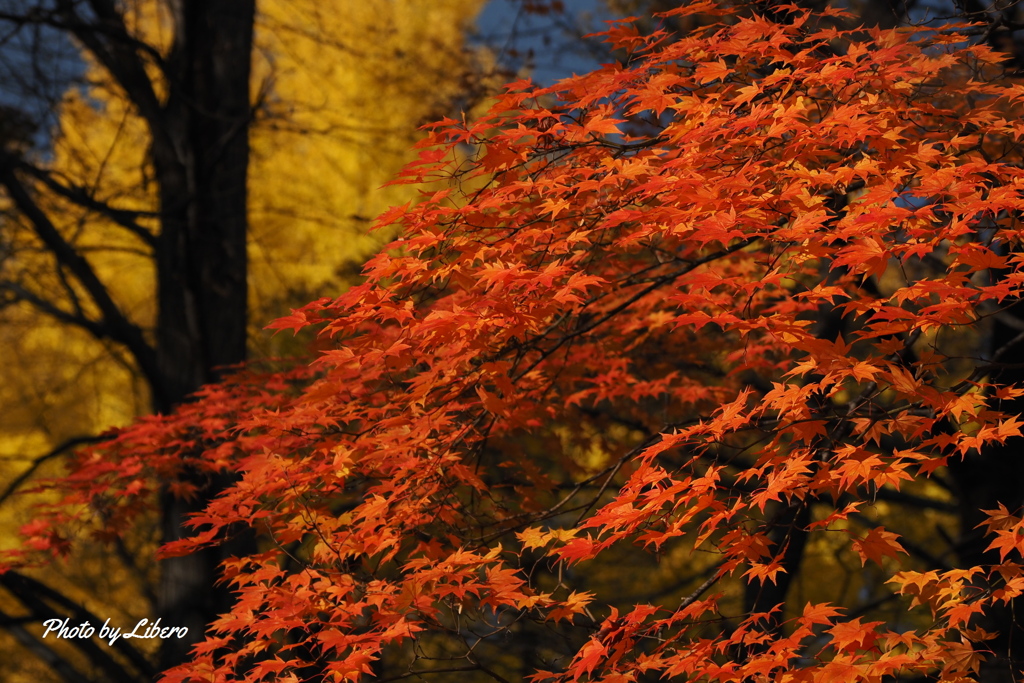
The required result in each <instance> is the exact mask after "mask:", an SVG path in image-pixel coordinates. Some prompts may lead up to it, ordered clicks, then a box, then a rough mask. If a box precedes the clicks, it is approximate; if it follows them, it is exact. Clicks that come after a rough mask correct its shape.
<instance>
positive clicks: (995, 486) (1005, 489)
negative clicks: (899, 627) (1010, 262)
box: [949, 303, 1024, 683]
mask: <svg viewBox="0 0 1024 683" xmlns="http://www.w3.org/2000/svg"><path fill="white" fill-rule="evenodd" d="M1005 315H1006V317H1005V318H1004V319H1003V320H1004V321H1012V320H1013V318H1016V319H1018V320H1022V321H1024V319H1022V318H1021V317H1020V316H1022V315H1024V304H1022V303H1018V304H1017V305H1015V306H1014V307H1012V308H1011V309H1010V310H1008V311H1006V314H1005ZM1004 321H1000V320H997V321H996V322H995V323H994V327H993V330H992V335H991V344H990V346H991V350H992V354H997V353H998V354H999V355H1000V359H1001V360H1002V361H1003V362H1007V363H1014V364H1016V363H1019V362H1020V361H1021V360H1022V359H1024V340H1022V339H1021V330H1020V329H1018V326H1017V325H1008V324H1006V322H1004ZM999 382H1000V383H1001V384H1013V383H1021V382H1024V370H1021V369H1016V368H1014V369H1008V370H1004V371H1002V372H1001V373H1000V375H999ZM998 408H999V409H1000V410H1003V411H1005V412H1007V413H1010V414H1022V413H1024V400H1021V399H1016V400H1012V401H1002V402H1001V404H1000V405H999V406H998ZM1022 455H1024V439H1021V438H1019V437H1018V438H1014V439H1009V440H1007V441H1006V443H1005V444H1002V445H992V446H988V447H986V448H984V449H983V450H982V452H981V453H972V454H970V455H968V456H967V457H965V458H964V459H962V460H961V459H959V458H952V459H951V460H950V463H949V472H950V475H951V478H952V483H953V485H954V487H955V488H956V493H957V504H958V507H959V510H960V512H959V517H960V537H959V539H958V541H957V558H958V560H959V564H960V566H962V567H974V566H983V565H997V564H999V563H1000V559H999V553H998V552H996V551H987V550H986V548H987V547H988V544H989V541H990V540H991V538H987V537H986V536H985V530H984V529H983V528H979V527H978V525H979V524H981V523H982V522H984V521H986V520H987V519H988V515H986V514H985V513H984V511H985V510H994V509H996V508H998V506H999V505H1000V504H1002V505H1005V506H1006V507H1007V509H1009V510H1010V512H1014V513H1017V514H1020V512H1021V506H1022V505H1024V457H1022ZM1022 608H1024V604H1022V601H1020V600H1015V601H1014V602H1013V603H1012V604H1011V605H1009V606H1005V607H1002V608H993V609H989V610H986V613H985V614H984V615H983V616H982V617H981V620H980V622H979V623H978V624H977V625H979V626H981V627H982V628H984V629H985V630H988V631H993V632H998V636H996V638H994V639H993V640H990V641H987V642H986V643H985V647H986V648H988V649H989V650H990V653H989V655H988V657H987V659H986V661H985V663H984V665H983V667H982V671H981V680H984V681H985V683H1004V682H1005V683H1012V682H1013V681H1016V680H1018V677H1017V675H1016V672H1019V671H1020V670H1021V669H1022V668H1024V616H1022V613H1021V609H1022Z"/></svg>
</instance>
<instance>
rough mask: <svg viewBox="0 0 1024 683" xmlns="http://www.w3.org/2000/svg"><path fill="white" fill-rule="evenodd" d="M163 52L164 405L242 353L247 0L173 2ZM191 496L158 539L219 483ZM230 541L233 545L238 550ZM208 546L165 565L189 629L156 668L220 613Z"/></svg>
mask: <svg viewBox="0 0 1024 683" xmlns="http://www.w3.org/2000/svg"><path fill="white" fill-rule="evenodd" d="M175 9H176V11H177V16H176V22H177V26H176V31H175V35H176V44H175V45H174V47H173V49H172V53H171V54H170V56H169V58H168V63H169V65H170V68H171V69H172V70H173V71H172V73H171V88H170V92H169V95H168V100H167V103H166V105H165V106H164V117H163V118H164V121H165V123H166V135H156V134H154V136H153V140H154V143H153V149H152V157H153V162H154V168H155V172H156V179H157V181H158V183H159V187H160V221H161V233H160V237H159V245H158V249H157V278H158V288H159V289H158V303H159V313H158V316H159V317H158V322H157V332H156V351H157V365H158V368H159V373H160V378H159V383H158V386H156V387H154V391H153V396H154V398H153V403H154V408H155V409H156V410H157V411H158V412H166V411H168V410H170V409H171V408H173V407H174V406H175V405H177V404H179V403H181V402H182V401H184V400H186V398H187V397H188V395H189V394H191V393H192V392H194V391H196V390H197V389H198V388H199V387H200V386H202V385H203V384H206V383H208V382H211V381H214V380H216V379H218V376H219V375H220V373H221V369H222V368H224V367H225V366H229V365H233V364H236V363H240V362H242V361H243V360H245V353H246V322H247V320H246V309H247V295H248V289H247V282H246V269H247V265H246V227H247V221H246V208H247V198H246V171H247V168H248V164H249V141H248V135H247V133H248V130H249V119H250V100H249V76H250V62H251V53H252V38H253V20H254V15H255V1H254V0H204V1H203V2H189V1H186V0H181V2H179V3H178V4H177V5H176V8H175ZM196 483H198V484H200V485H201V486H203V488H202V489H201V494H200V496H199V497H198V499H196V500H194V501H191V502H185V501H181V500H176V499H174V498H173V497H172V496H170V495H164V497H163V510H162V513H163V538H164V540H165V541H171V540H175V539H177V538H181V537H182V536H185V535H188V534H187V530H186V529H184V528H183V526H182V524H183V523H184V522H185V521H186V519H187V517H188V514H189V513H191V512H195V511H197V510H200V509H202V508H203V507H204V506H205V504H206V503H207V502H208V501H209V499H210V498H211V497H212V496H213V495H216V493H217V490H218V489H220V488H223V486H224V485H226V484H227V482H210V481H202V482H196ZM235 550H238V548H236V549H235ZM226 554H227V550H226V549H215V550H211V551H207V552H204V553H198V554H195V555H190V556H186V557H179V558H174V559H170V560H166V561H164V562H163V566H162V572H161V586H160V591H159V603H160V604H159V612H160V613H159V617H160V618H161V619H162V620H163V623H165V624H167V625H169V626H187V627H188V629H189V637H188V638H187V639H182V640H177V639H169V640H165V641H163V650H162V651H161V655H160V666H161V667H162V668H166V667H168V666H172V665H175V664H178V663H180V662H181V661H183V659H184V658H185V657H186V655H187V653H188V650H189V649H190V647H191V645H192V644H193V643H194V642H196V641H198V640H199V639H200V638H201V637H202V635H203V632H204V631H205V628H206V626H207V625H208V624H209V623H210V622H211V621H213V619H214V618H216V616H217V615H218V614H219V613H221V612H224V611H226V609H227V608H228V606H229V603H228V599H229V595H228V593H227V591H226V590H225V589H218V590H214V584H215V582H216V580H217V565H218V564H219V562H220V561H221V560H222V559H224V557H225V555H226Z"/></svg>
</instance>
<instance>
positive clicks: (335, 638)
mask: <svg viewBox="0 0 1024 683" xmlns="http://www.w3.org/2000/svg"><path fill="white" fill-rule="evenodd" d="M772 9H773V11H772V14H771V16H770V17H768V16H765V15H764V13H763V12H759V11H758V10H757V9H756V8H753V7H745V6H730V5H727V4H716V3H713V2H695V3H690V4H688V5H686V6H684V7H681V8H678V9H675V10H672V11H670V12H668V13H667V14H666V15H665V16H666V17H668V18H672V19H679V18H682V17H686V16H696V15H701V16H702V17H703V19H702V23H704V20H705V19H707V18H708V17H715V18H717V19H716V20H715V21H714V22H713V23H711V24H710V25H706V26H704V27H702V28H694V29H693V30H692V31H691V32H690V33H688V34H686V35H683V36H669V35H668V34H667V33H665V32H663V31H655V32H653V33H649V34H641V33H640V32H639V31H637V30H636V28H635V27H634V26H633V25H632V24H631V23H630V22H628V21H627V22H622V23H619V24H616V25H615V26H614V27H613V28H612V29H611V30H609V32H608V33H607V35H606V37H607V40H609V41H611V43H612V44H613V46H614V47H615V48H617V49H619V50H620V51H621V53H622V54H624V55H626V56H625V58H623V59H622V60H620V61H618V62H616V63H613V64H609V65H606V66H605V67H603V68H601V69H599V70H597V71H594V72H592V73H588V74H584V75H581V76H575V77H573V78H570V79H567V80H564V81H562V82H560V83H558V84H555V85H553V86H551V87H546V88H539V87H536V86H534V85H532V84H530V83H529V82H525V81H524V82H519V83H516V84H513V85H512V86H511V87H510V88H509V90H508V92H507V93H506V94H504V95H503V96H501V97H500V98H498V100H497V102H496V104H495V105H494V106H493V107H492V108H491V110H490V111H489V113H488V114H487V115H485V116H483V117H482V118H481V119H480V120H478V121H474V122H466V121H454V120H444V121H442V122H441V123H440V124H438V125H437V126H435V127H434V128H433V129H432V133H431V135H430V137H429V138H428V139H427V140H426V141H425V142H424V143H422V145H421V154H420V158H419V160H418V161H416V162H414V163H413V164H411V165H410V166H409V167H407V169H406V170H405V171H404V172H403V174H402V175H401V177H400V179H399V181H398V182H408V183H423V182H431V183H438V182H441V183H444V184H445V187H443V189H440V190H437V191H429V192H426V196H425V198H424V200H423V201H422V202H421V203H419V204H416V205H414V206H413V205H406V206H400V207H396V208H393V209H391V210H389V211H387V212H385V213H384V214H382V215H381V216H380V218H379V219H378V226H380V227H389V226H395V225H397V226H400V227H401V229H402V236H401V237H400V238H399V239H397V240H396V241H394V242H392V243H391V244H390V245H389V246H388V247H387V248H386V249H385V250H383V251H382V252H381V253H380V254H378V255H377V256H375V257H374V258H373V259H372V260H371V261H370V262H369V263H368V264H367V266H366V268H365V270H364V275H365V277H366V281H365V282H364V283H363V284H361V285H359V286H357V287H354V288H352V289H351V290H349V291H348V292H346V293H345V294H343V295H341V296H339V297H337V298H330V299H321V300H318V301H316V302H313V303H311V304H309V305H308V306H305V307H303V308H301V309H298V310H296V311H294V312H293V313H292V315H290V316H287V317H285V318H282V319H280V320H278V321H276V322H274V323H273V324H272V325H271V327H273V328H276V329H279V330H296V331H297V330H303V329H307V328H310V329H315V330H316V331H317V346H316V348H317V354H318V355H317V358H316V360H315V361H313V362H312V363H310V364H308V365H300V366H298V367H290V368H286V369H277V370H275V369H273V368H263V369H260V368H257V367H251V368H250V369H249V370H247V371H245V372H242V373H240V374H237V375H235V376H233V377H231V378H229V379H227V380H225V381H224V382H221V383H219V384H214V385H210V386H208V387H206V388H205V389H203V390H202V391H201V392H200V393H199V394H198V396H197V397H196V400H195V401H194V402H191V403H188V404H185V405H183V406H181V407H180V408H179V409H178V410H177V411H175V412H174V413H173V414H171V415H168V416H160V417H151V418H144V419H142V420H140V421H139V422H137V423H136V424H135V425H133V426H131V427H128V428H126V429H124V430H121V431H120V432H118V433H117V434H116V436H114V437H112V438H111V439H110V440H109V441H107V442H105V443H102V444H99V445H97V446H95V447H92V448H89V449H86V450H84V451H83V452H82V453H80V454H79V455H78V456H77V458H76V460H75V462H74V463H73V467H72V470H71V472H70V473H69V475H68V476H67V477H65V478H64V479H62V480H60V481H59V482H56V483H55V486H56V487H58V489H59V490H61V491H63V493H64V496H65V497H64V499H63V501H62V502H61V504H59V505H54V506H52V508H51V509H49V511H48V512H47V514H45V515H44V516H41V517H40V518H39V519H38V520H37V521H36V522H35V523H33V524H32V525H30V526H29V528H27V529H26V533H27V535H28V545H27V547H28V549H29V550H30V551H31V552H41V553H44V554H45V553H46V552H56V553H60V552H64V551H66V550H67V548H68V547H69V546H70V544H72V543H73V542H74V541H75V538H76V537H78V536H80V535H82V534H84V533H86V532H88V531H91V532H92V533H93V534H94V535H97V536H98V537H100V538H108V539H109V538H115V537H116V536H117V535H118V534H119V533H123V530H124V529H126V528H128V527H130V526H131V522H132V520H133V519H135V518H136V517H137V516H138V515H140V514H142V513H144V511H145V510H147V509H149V507H150V506H152V504H153V500H154V497H155V496H156V495H157V493H158V491H159V489H160V485H161V482H168V481H170V482H175V483H172V484H171V485H170V489H171V490H172V491H173V492H174V493H175V494H176V495H180V496H183V497H186V498H187V497H188V496H189V495H190V494H192V493H194V492H195V489H196V486H197V481H201V479H202V477H204V476H205V477H210V478H213V477H218V476H221V475H223V474H224V473H233V474H236V475H238V479H237V481H235V482H234V483H232V484H231V485H230V486H229V487H228V488H227V489H225V490H224V491H223V492H222V493H220V495H218V496H217V497H216V498H215V499H214V500H212V501H211V502H210V503H209V504H208V505H207V506H206V508H205V509H204V510H203V511H202V512H200V513H198V514H196V515H195V516H194V517H193V518H192V519H191V522H190V523H191V525H192V527H193V529H194V532H195V533H194V535H193V536H191V537H189V538H186V539H183V540H180V541H176V542H173V543H170V544H168V545H166V546H164V548H163V550H162V553H163V554H164V555H165V556H179V555H188V554H190V553H195V552H198V551H200V550H201V549H203V548H206V547H211V546H217V545H222V544H225V543H228V542H229V540H230V539H231V538H233V537H235V536H236V535H238V534H250V535H252V536H254V537H255V539H256V545H257V547H256V548H255V549H254V551H253V552H251V553H247V554H244V555H238V556H235V557H233V558H231V559H228V560H227V561H226V562H225V563H224V564H223V565H222V568H223V572H224V581H225V582H226V584H227V585H228V586H230V587H231V589H232V590H233V591H234V594H235V598H236V600H235V603H234V606H233V608H232V609H231V611H230V612H228V613H225V614H224V615H222V616H221V617H220V618H219V619H218V620H217V621H215V622H214V623H212V624H211V625H210V629H209V632H208V635H207V639H206V641H205V642H203V643H201V644H200V645H199V646H197V647H196V649H195V651H194V657H193V660H192V661H191V662H190V663H188V664H186V665H183V666H181V667H178V668H175V669H172V670H170V671H169V672H167V673H166V675H165V680H168V681H177V680H197V681H198V680H215V681H220V680H244V681H260V680H281V681H288V680H291V681H299V680H335V681H343V680H359V679H360V678H361V677H363V676H366V675H371V674H372V675H374V676H377V677H378V678H381V679H385V680H392V679H400V678H406V677H411V676H424V677H428V676H430V675H431V674H437V675H446V674H451V673H453V672H458V673H459V675H460V677H465V678H466V679H467V680H477V679H480V680H486V679H491V680H499V681H507V680H512V679H528V680H533V681H538V682H539V681H548V680H551V681H573V682H575V681H580V680H584V681H596V680H604V681H637V680H655V679H659V680H660V679H662V678H685V679H688V680H690V679H693V680H707V681H740V680H779V681H794V682H795V681H812V680H813V681H819V680H820V681H834V680H844V681H852V680H858V681H859V680H864V681H881V680H883V679H893V678H900V679H906V680H910V679H920V680H931V679H939V680H944V681H959V680H968V679H972V678H977V677H983V678H985V680H992V681H999V680H1015V679H1017V678H1018V677H1019V676H1020V675H1021V669H1022V668H1024V661H1022V659H1021V658H1020V656H1019V654H1018V652H1017V650H1016V649H1015V648H1014V646H1013V644H1012V642H1010V639H1009V635H1011V634H1012V633H1013V631H1014V630H1015V629H1016V628H1017V625H1016V623H1015V621H1014V618H1013V607H1014V605H1015V604H1016V602H1017V600H1018V598H1019V596H1020V594H1021V591H1022V590H1024V572H1022V568H1024V557H1022V552H1024V520H1022V517H1021V512H1020V510H1019V509H1018V508H1019V504H1020V503H1019V499H1006V500H999V499H998V498H997V499H995V500H994V502H993V503H992V504H991V505H987V506H979V505H977V503H978V502H979V501H981V500H982V499H983V498H984V497H983V496H972V495H969V494H970V493H971V491H972V489H970V487H969V486H968V485H967V478H966V477H965V476H964V474H963V473H964V471H965V469H967V468H969V467H971V466H972V463H973V466H976V464H977V462H979V459H982V460H980V461H984V459H985V458H987V459H989V460H993V459H998V458H999V457H1002V456H998V455H994V454H998V453H1003V452H1004V451H1000V450H999V448H1000V446H1002V447H1003V448H1004V450H1005V449H1006V448H1010V447H1012V446H1013V444H1015V443H1019V441H1015V440H1016V439H1019V438H1020V437H1021V432H1020V425H1021V423H1022V421H1021V419H1020V412H1019V406H1020V402H1019V399H1021V398H1022V397H1024V387H1022V386H1018V384H1017V383H1016V381H1015V379H1014V374H1013V371H1014V370H1016V369H1018V368H1019V363H1017V362H1016V360H1015V358H1014V355H1015V354H1016V353H1018V352H1019V346H1018V344H1019V343H1020V342H1021V339H1020V337H1021V335H1020V333H1019V332H1018V333H1017V335H1016V336H1015V337H1014V338H1011V339H1009V340H1007V339H1005V338H1004V336H1005V335H1004V334H1003V333H1002V331H1000V329H999V328H997V325H996V321H998V320H1004V321H1005V319H1006V317H1007V316H1012V315H1013V313H1014V311H1015V310H1016V309H1015V308H1014V307H1015V306H1016V305H1017V302H1018V300H1019V299H1020V296H1021V293H1022V289H1024V252H1022V251H1021V249H1020V246H1021V242H1022V239H1024V230H1022V227H1021V224H1020V220H1019V218H1020V211H1021V209H1022V208H1024V196H1022V187H1024V170H1022V168H1021V162H1022V158H1021V152H1020V146H1019V143H1020V140H1021V136H1022V134H1024V124H1022V123H1020V114H1021V110H1022V108H1024V107H1022V105H1024V88H1022V87H1021V86H1020V85H1019V84H1017V83H1015V82H1013V81H1012V80H1010V79H1006V78H1004V77H1003V75H1002V59H1003V58H1002V56H1001V55H999V54H997V53H994V52H993V51H992V50H991V49H990V48H988V47H987V46H984V45H977V44H971V42H970V40H968V39H967V38H965V36H964V35H963V34H961V33H958V32H957V30H955V29H952V28H950V29H941V30H936V29H932V30H929V31H925V30H920V29H899V30H878V29H862V28H858V29H856V30H842V29H840V28H837V27H836V25H835V23H834V20H835V19H836V18H837V17H840V16H841V15H842V13H841V12H839V11H836V10H824V11H820V12H812V11H808V10H805V9H800V8H799V7H796V6H782V7H773V8H772ZM1018 483H1019V482H1018ZM975 491H977V489H975ZM957 494H960V495H959V497H957ZM1016 495H1018V496H1019V494H1016ZM908 506H910V507H909V509H914V510H917V511H919V512H920V513H921V514H922V515H924V514H930V513H931V512H941V513H943V514H946V515H947V517H948V516H950V515H951V514H955V513H959V518H960V520H961V523H962V526H961V528H959V529H958V530H957V531H956V532H955V533H954V534H953V535H955V536H958V537H957V538H953V537H952V536H953V535H951V537H950V538H948V539H944V538H942V534H940V533H935V532H934V531H932V530H931V529H925V530H922V529H920V528H919V527H915V526H913V525H908V524H906V523H905V517H906V513H905V511H906V510H907V509H908ZM971 506H974V507H971ZM975 519H976V520H979V522H977V523H976V524H980V527H979V528H978V529H975V526H976V524H968V523H967V520H975ZM976 532H977V533H978V534H981V532H984V535H978V536H977V537H976V536H975V534H976ZM977 538H981V539H982V540H981V541H980V542H979V541H978V540H977ZM979 543H980V546H979ZM943 546H944V547H943ZM979 547H980V550H979ZM826 555H833V556H835V557H842V556H845V557H854V558H856V561H857V564H858V565H859V567H860V568H861V569H860V571H861V573H862V577H861V579H860V580H859V584H858V590H857V591H856V593H857V594H861V593H862V594H864V595H861V596H860V597H858V595H857V594H854V595H852V596H851V594H850V591H849V590H848V588H849V585H846V586H840V585H832V584H831V583H829V584H819V585H815V586H813V587H811V586H802V585H800V584H798V582H797V579H798V578H799V576H800V575H801V573H804V574H806V573H808V572H813V571H814V570H815V567H820V566H821V564H822V562H823V558H824V556H826ZM680 556H683V557H686V558H688V559H687V562H686V564H685V565H683V566H685V567H687V568H688V574H687V576H686V581H685V582H683V583H681V584H680V585H677V586H675V587H674V588H673V589H672V590H671V591H670V592H668V593H665V594H661V595H654V596H647V597H646V598H644V599H635V600H634V599H631V598H630V596H628V595H625V596H624V595H621V594H620V595H615V594H611V593H609V592H608V591H602V590H601V588H600V581H599V580H598V575H599V571H598V569H599V568H600V567H601V566H602V564H605V565H607V564H613V565H616V566H618V567H619V568H620V569H621V568H622V567H632V568H637V571H643V572H647V573H648V574H649V575H651V576H653V575H654V573H655V570H654V569H653V567H654V566H655V565H654V564H653V562H654V560H656V559H657V558H669V559H671V561H673V562H674V561H675V558H678V557H680ZM635 579H636V583H638V584H643V583H645V582H646V581H647V574H643V575H640V576H637V577H635ZM836 583H842V582H836ZM847 583H848V582H847ZM885 586H887V587H888V588H884V587H885ZM797 588H799V590H797ZM883 590H884V592H879V591H883ZM808 596H810V597H813V599H808ZM865 596H866V598H865ZM887 606H888V607H889V608H890V611H888V612H886V611H885V610H884V609H883V608H885V607H887ZM171 625H172V626H173V625H174V624H171ZM515 643H520V644H525V645H520V646H516V645H514V644H515Z"/></svg>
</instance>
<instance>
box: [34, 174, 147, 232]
mask: <svg viewBox="0 0 1024 683" xmlns="http://www.w3.org/2000/svg"><path fill="white" fill-rule="evenodd" d="M18 168H19V169H21V170H23V171H25V172H26V173H28V174H29V175H31V176H32V177H33V178H36V179H38V180H39V181H40V182H42V183H43V184H44V185H45V186H46V187H48V188H49V189H50V190H52V191H53V192H54V193H55V194H57V195H59V196H61V197H63V198H65V199H68V200H70V201H72V202H74V203H75V204H78V205H79V206H82V207H84V208H86V209H89V210H90V211H94V212H95V213H98V214H100V215H103V216H106V217H107V218H109V219H110V220H112V221H114V222H115V223H117V224H118V225H120V226H121V227H122V228H125V229H127V230H128V231H129V232H131V233H132V234H133V235H135V236H136V237H138V238H139V239H141V240H142V241H143V242H145V243H146V245H147V246H149V247H151V248H152V249H154V250H156V248H157V239H156V235H154V234H153V233H151V232H150V231H149V230H147V229H146V228H144V227H142V226H141V225H139V224H138V223H137V222H135V219H137V218H139V217H140V216H147V215H149V216H152V215H155V214H149V213H147V212H143V211H127V210H125V209H115V208H114V207H112V206H110V205H109V204H107V203H106V202H103V201H100V200H98V199H96V198H95V197H93V196H91V195H90V194H89V192H88V191H87V190H86V189H85V188H83V187H79V186H77V185H71V186H67V185H64V184H62V183H60V182H58V181H57V180H56V179H55V178H54V177H53V175H52V174H51V173H50V172H48V171H45V170H43V169H41V168H39V167H37V166H34V165H33V164H29V163H27V162H25V161H21V162H20V163H19V165H18Z"/></svg>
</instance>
